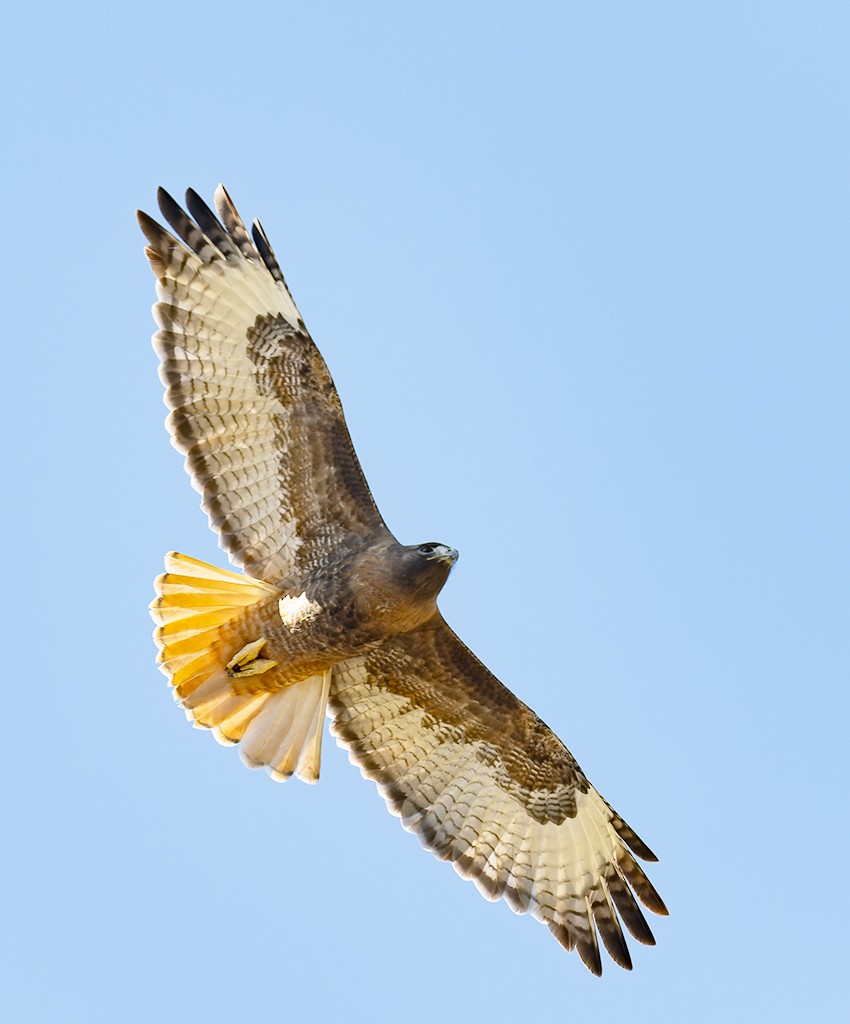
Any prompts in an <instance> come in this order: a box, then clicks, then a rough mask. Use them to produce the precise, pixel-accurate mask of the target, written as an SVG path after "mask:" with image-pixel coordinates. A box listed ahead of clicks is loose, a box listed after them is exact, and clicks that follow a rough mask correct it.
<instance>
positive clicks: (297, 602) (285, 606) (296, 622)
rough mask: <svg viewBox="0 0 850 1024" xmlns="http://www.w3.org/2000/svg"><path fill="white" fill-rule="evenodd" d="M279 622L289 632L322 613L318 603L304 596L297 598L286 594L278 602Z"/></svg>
mask: <svg viewBox="0 0 850 1024" xmlns="http://www.w3.org/2000/svg"><path fill="white" fill-rule="evenodd" d="M278 609H279V611H280V618H281V622H283V624H284V626H286V627H287V629H289V630H290V631H291V632H293V633H297V632H298V630H300V629H301V628H302V626H305V625H306V624H307V623H309V622H312V621H313V619H315V618H316V616H317V615H319V613H320V612H321V611H322V606H321V605H320V604H319V603H318V601H311V600H310V598H309V597H307V595H306V594H299V595H298V597H290V596H289V594H287V595H286V596H285V597H282V598H281V599H280V601H278Z"/></svg>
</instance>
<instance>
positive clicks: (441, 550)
mask: <svg viewBox="0 0 850 1024" xmlns="http://www.w3.org/2000/svg"><path fill="white" fill-rule="evenodd" d="M428 557H429V558H433V559H434V561H435V562H448V563H449V565H454V564H455V562H456V561H457V560H458V553H457V551H456V550H455V549H454V548H450V547H448V546H447V545H446V544H439V545H438V546H437V547H435V548H434V550H433V551H432V552H431V554H430V555H429V556H428Z"/></svg>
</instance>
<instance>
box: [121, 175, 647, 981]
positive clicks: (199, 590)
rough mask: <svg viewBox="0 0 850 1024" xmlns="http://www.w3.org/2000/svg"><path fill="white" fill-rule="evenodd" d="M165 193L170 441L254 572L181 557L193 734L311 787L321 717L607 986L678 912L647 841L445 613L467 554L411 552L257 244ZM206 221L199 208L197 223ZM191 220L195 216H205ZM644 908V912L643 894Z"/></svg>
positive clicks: (408, 815)
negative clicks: (443, 594) (651, 869)
mask: <svg viewBox="0 0 850 1024" xmlns="http://www.w3.org/2000/svg"><path fill="white" fill-rule="evenodd" d="M215 198H216V208H217V211H218V215H216V214H214V213H213V212H212V211H211V210H210V209H209V208H208V207H207V206H206V205H205V204H204V202H203V201H202V200H201V199H200V197H199V196H198V195H197V194H196V193H195V192H193V191H191V190H190V191H189V192H188V193H187V198H186V205H187V209H188V211H189V213H188V214H187V213H186V212H184V211H183V210H182V209H181V208H180V207H179V206H178V205H177V203H176V202H175V201H174V200H173V199H172V198H171V197H170V196H169V195H168V194H167V193H166V192H164V191H163V190H160V192H159V204H160V209H161V211H162V213H163V216H164V217H165V219H166V220H167V221H168V223H169V224H170V225H171V227H172V228H173V230H174V232H175V234H171V233H169V232H168V231H166V230H165V229H164V228H162V227H160V225H159V224H157V223H156V221H154V220H152V219H151V218H150V217H148V216H147V215H146V214H144V213H140V214H139V220H140V223H141V226H142V230H143V231H144V233H145V235H146V236H147V239H148V242H149V244H148V247H147V248H146V250H145V251H146V254H147V256H148V259H149V261H150V264H151V267H152V269H153V271H154V274H155V276H156V278H157V294H158V297H159V299H160V301H159V302H158V303H157V304H156V306H154V316H155V319H156V321H157V323H158V324H159V327H160V330H159V331H158V332H157V333H156V334H155V335H154V346H155V348H156V351H157V353H158V355H159V357H160V360H161V363H160V376H161V378H162V381H163V383H164V384H165V386H166V394H165V400H166V404H167V405H168V406H169V408H170V409H171V414H170V416H169V418H168V426H169V429H170V431H171V434H172V439H173V443H174V445H175V446H176V447H177V448H178V449H179V450H180V451H181V452H183V454H184V455H185V457H186V466H187V469H188V471H189V473H190V475H191V477H192V481H193V484H194V486H195V487H196V488H197V489H198V490H199V491H200V492H201V494H202V496H203V507H204V509H205V510H206V512H207V514H208V515H209V519H210V525H211V526H212V528H213V529H214V530H215V531H216V532H218V534H219V535H220V538H221V543H222V546H223V547H224V548H225V550H226V551H227V552H228V554H229V555H230V558H231V560H232V561H233V562H235V563H236V564H237V565H238V566H240V567H241V568H243V569H244V570H245V573H246V574H247V575H240V574H236V573H232V572H229V571H226V570H221V569H216V568H214V567H212V566H208V565H205V564H204V563H201V562H197V561H195V560H194V559H189V558H187V557H186V556H183V555H176V554H173V555H169V556H168V558H167V559H166V572H165V574H164V575H162V576H160V577H159V578H158V580H157V582H156V590H157V596H156V599H155V600H154V602H153V604H152V606H151V608H152V614H153V617H154V620H155V621H156V623H157V630H156V633H155V637H156V640H157V644H158V646H159V649H160V654H159V660H160V662H161V665H162V668H163V670H164V671H165V673H166V675H168V677H169V680H170V682H171V685H172V687H173V688H174V692H175V696H176V698H177V699H178V700H179V701H180V703H181V704H182V705H183V707H184V708H185V709H186V710H187V713H188V714H189V716H190V717H191V718H192V719H194V721H195V722H196V724H198V725H201V726H204V727H206V728H209V729H211V730H213V732H214V734H215V736H216V737H217V738H218V739H219V740H220V741H221V742H223V743H238V744H239V746H240V751H241V753H242V756H243V758H244V759H245V760H246V762H247V763H248V764H250V765H251V766H252V767H265V768H266V769H267V770H268V771H269V772H270V774H272V776H273V777H275V778H279V779H285V778H288V777H289V776H290V775H291V774H293V773H295V774H297V775H298V776H299V777H301V778H302V779H305V780H306V781H315V779H316V778H318V773H319V764H320V755H321V736H322V719H323V717H324V714H325V711H326V710H328V711H329V713H330V715H331V718H332V724H331V730H332V731H333V732H334V734H335V735H336V736H337V738H338V740H339V742H340V743H342V744H343V745H344V746H346V747H347V748H348V750H349V755H350V757H351V759H352V760H353V761H354V762H355V763H356V764H357V765H358V766H359V767H360V769H361V771H362V773H363V774H364V775H365V776H366V777H367V778H371V779H374V780H375V781H376V782H377V783H378V786H379V788H380V790H381V792H382V794H383V796H384V798H385V799H386V801H387V805H388V807H389V808H390V810H391V811H392V812H393V813H395V814H397V815H399V816H400V817H401V820H402V823H403V825H404V827H405V828H407V829H409V830H410V831H414V832H416V833H417V834H418V835H419V837H420V839H421V841H422V843H423V845H425V846H426V847H428V848H429V849H431V850H432V851H433V852H434V853H435V854H436V856H438V857H440V858H441V859H444V860H448V861H450V862H451V863H452V864H453V865H454V867H455V869H456V870H457V871H458V872H459V873H460V874H461V875H463V876H464V877H467V878H471V879H472V880H473V881H474V882H475V883H476V885H477V886H478V888H479V890H480V891H481V892H482V893H483V894H484V895H485V896H486V897H487V898H488V899H498V898H500V897H501V898H504V899H505V900H506V901H507V902H508V904H509V905H510V906H511V907H512V908H513V909H514V910H515V911H517V912H518V913H524V912H526V911H528V912H530V913H531V914H532V915H533V916H534V917H536V918H537V919H538V920H541V921H543V922H544V923H546V924H547V925H548V926H549V928H550V929H551V931H552V932H553V934H554V935H555V937H556V938H557V939H558V941H559V942H560V943H561V944H562V945H563V946H564V947H565V948H567V949H573V948H577V949H578V951H579V954H580V956H581V958H582V960H583V961H584V962H585V964H586V965H587V966H588V967H589V968H590V970H592V971H593V972H594V973H596V974H599V973H600V972H601V958H600V952H599V945H598V941H597V935H600V936H601V937H602V940H603V943H604V945H605V947H606V948H607V950H608V952H609V953H610V955H611V956H612V958H613V959H614V960H615V961H616V962H617V963H618V964H620V965H621V966H623V967H627V968H628V967H631V959H630V956H629V951H628V948H627V946H626V942H625V939H624V937H623V932H622V929H621V926H620V921H622V922H623V923H624V924H625V925H626V928H627V929H628V931H629V932H630V933H631V934H632V935H633V936H634V937H635V938H636V939H638V940H639V941H640V942H643V943H648V944H652V943H653V942H654V940H653V937H652V933H651V932H650V930H649V927H648V925H647V923H646V921H645V919H644V917H643V914H642V912H641V910H640V908H639V904H638V900H640V902H641V903H643V904H644V906H646V907H648V908H649V909H650V910H652V911H654V912H655V913H658V914H665V913H666V910H665V907H664V904H663V903H662V901H661V899H660V897H659V896H658V894H657V893H656V892H655V890H654V888H653V887H652V885H651V883H650V882H649V881H648V879H647V878H646V876H645V875H644V873H643V871H642V870H641V868H640V867H639V866H638V864H637V861H636V859H635V858H636V857H639V858H642V859H644V860H655V857H654V855H653V854H652V852H651V851H650V850H649V848H648V847H647V846H646V845H645V844H644V843H643V842H642V841H641V840H640V839H639V838H638V837H637V835H635V833H634V832H633V831H632V830H631V829H630V828H629V827H628V825H626V823H625V822H624V821H623V820H622V819H621V818H620V817H619V816H618V815H617V814H616V813H615V812H614V811H613V810H612V809H611V807H610V806H609V805H608V804H607V803H606V802H605V801H604V800H603V799H602V797H601V796H599V794H598V793H597V792H596V790H595V789H594V788H593V787H592V786H591V785H590V783H589V782H588V781H587V778H586V777H585V775H584V773H583V772H582V770H581V768H580V767H579V765H578V764H577V763H576V761H575V759H574V758H573V756H572V755H571V754H570V752H569V751H568V750H567V749H566V747H564V745H563V744H562V743H561V741H560V740H559V739H558V738H557V737H556V736H555V734H554V733H552V732H551V730H550V729H548V728H547V726H546V725H545V724H544V723H543V722H542V721H541V720H540V719H539V718H538V717H537V716H536V715H535V714H534V712H533V711H531V710H530V709H529V708H528V707H526V706H525V705H524V704H523V703H522V702H521V701H519V700H518V699H517V698H516V697H515V696H514V695H513V694H512V693H511V692H510V691H509V690H507V689H506V688H505V687H504V686H503V685H502V684H501V683H500V682H499V681H498V680H497V679H496V678H495V676H493V675H492V673H490V672H489V671H488V670H487V668H486V667H485V666H484V665H483V664H482V663H481V662H480V661H479V660H478V659H477V658H476V657H475V655H474V654H472V652H471V651H469V650H468V649H467V648H466V647H465V646H464V645H463V643H462V642H461V641H460V640H459V639H458V638H457V637H456V636H455V634H454V633H453V632H452V630H451V629H450V628H449V627H448V626H447V625H446V623H445V622H444V621H443V619H442V616H441V615H440V613H439V611H438V609H437V603H436V599H437V595H438V593H439V591H440V590H441V589H442V587H443V584H444V583H445V582H446V579H447V578H448V575H449V571H450V569H451V567H452V565H453V563H454V561H455V559H456V558H457V553H456V552H455V551H453V550H452V549H451V548H448V547H446V546H445V545H442V544H436V543H433V542H430V543H427V544H424V545H411V546H404V545H401V544H399V543H398V541H396V539H395V538H394V537H393V535H392V534H391V533H390V531H389V530H388V529H387V527H386V525H385V524H384V522H383V520H382V518H381V516H380V513H379V512H378V509H377V506H376V505H375V502H374V500H373V498H372V496H371V494H370V492H369V488H368V485H367V484H366V480H365V478H364V476H363V472H362V470H361V468H360V464H359V462H358V460H357V456H356V454H355V452H354V448H353V446H352V443H351V439H350V437H349V434H348V430H347V428H346V425H345V419H344V417H343V412H342V406H341V404H340V401H339V396H338V394H337V392H336V388H335V387H334V384H333V381H332V379H331V377H330V374H329V373H328V370H327V367H326V366H325V363H324V361H323V359H322V357H321V355H320V354H319V351H318V349H317V348H316V346H315V345H314V344H313V341H312V340H311V338H310V336H309V334H308V333H307V329H306V328H305V326H304V322H303V320H302V319H301V316H300V314H299V313H298V310H297V308H296V306H295V303H294V302H293V300H292V296H291V295H290V293H289V290H288V289H287V287H286V283H285V281H284V279H283V275H282V273H281V271H280V268H279V266H278V264H277V261H276V259H275V256H274V253H273V252H272V249H271V246H270V245H269V242H268V239H267V238H266V236H265V233H264V232H263V230H262V228H261V227H260V226H259V224H258V223H255V224H254V227H253V239H252V237H251V236H250V235H249V233H248V231H247V229H246V228H245V225H244V224H243V222H242V220H241V219H240V217H239V215H238V213H237V212H236V209H235V207H234V206H233V203H232V201H231V200H230V197H229V196H228V195H227V192H226V191H225V190H224V188H223V187H221V186H219V189H218V190H217V192H216V197H215ZM189 214H191V216H190V215H189ZM192 218H194V219H192ZM635 896H637V899H635Z"/></svg>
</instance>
